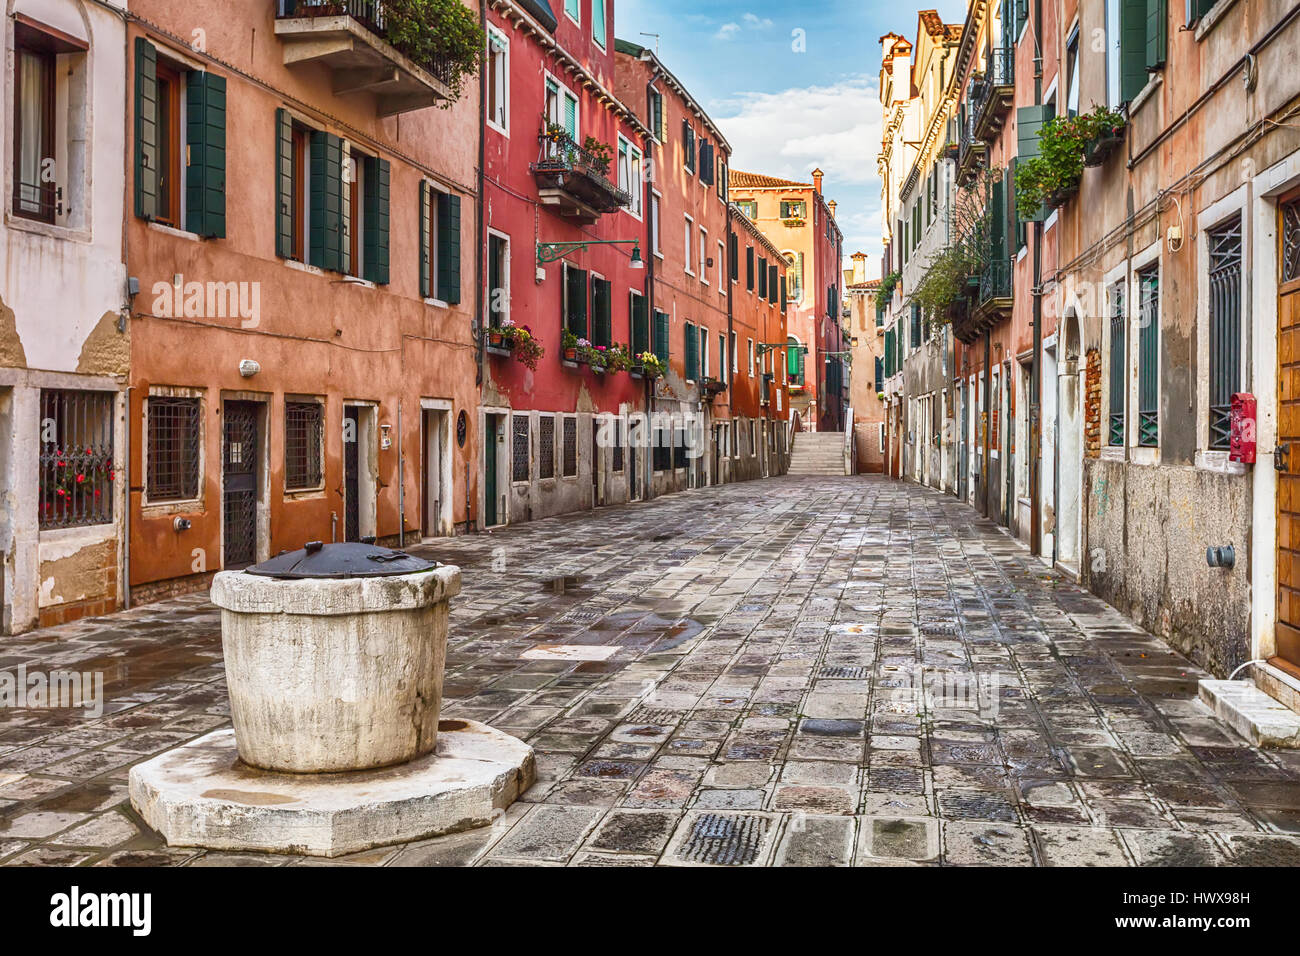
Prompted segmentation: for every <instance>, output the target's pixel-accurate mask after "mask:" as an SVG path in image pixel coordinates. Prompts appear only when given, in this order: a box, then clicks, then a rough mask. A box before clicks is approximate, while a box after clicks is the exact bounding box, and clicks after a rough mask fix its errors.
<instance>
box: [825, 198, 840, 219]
mask: <svg viewBox="0 0 1300 956" xmlns="http://www.w3.org/2000/svg"><path fill="white" fill-rule="evenodd" d="M826 205H827V206H829V207H830V210H831V218H832V219H834V218H835V210H836V208H837V207H838V206H839V203H837V202H836V201H835V200H834V199H832V200H831V201H830V202H828V203H827V204H826Z"/></svg>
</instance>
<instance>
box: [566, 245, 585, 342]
mask: <svg viewBox="0 0 1300 956" xmlns="http://www.w3.org/2000/svg"><path fill="white" fill-rule="evenodd" d="M587 296H588V290H587V271H586V270H585V269H579V268H577V267H575V266H571V265H569V264H568V263H567V262H566V263H565V264H564V327H565V329H566V330H567V331H568V332H570V333H572V334H573V335H576V336H577V337H578V338H580V339H585V338H586V337H587V307H588V298H587Z"/></svg>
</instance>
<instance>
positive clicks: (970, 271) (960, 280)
mask: <svg viewBox="0 0 1300 956" xmlns="http://www.w3.org/2000/svg"><path fill="white" fill-rule="evenodd" d="M983 264H984V263H983V261H982V258H981V257H980V255H979V254H978V252H977V247H976V246H975V245H973V244H968V243H964V242H958V243H955V244H953V245H951V246H948V247H947V248H946V249H944V250H942V251H941V252H938V253H936V254H935V255H934V256H932V257H931V258H930V262H929V265H928V267H927V268H926V271H925V276H924V277H923V278H922V279H921V281H920V282H919V283H917V286H916V288H915V289H914V290H913V291H912V294H911V296H909V297H908V303H909V304H912V305H916V306H919V307H920V309H921V314H922V315H924V316H926V317H927V318H928V320H929V321H930V323H931V325H932V326H935V325H940V324H943V323H944V322H946V321H947V320H948V319H949V309H951V308H952V307H953V306H954V305H956V304H957V303H958V302H960V301H961V300H963V299H965V298H966V294H967V279H968V278H969V277H970V276H972V275H978V274H979V270H980V269H981V267H982V266H983Z"/></svg>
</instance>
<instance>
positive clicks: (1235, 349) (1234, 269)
mask: <svg viewBox="0 0 1300 956" xmlns="http://www.w3.org/2000/svg"><path fill="white" fill-rule="evenodd" d="M1208 237H1209V245H1210V447H1211V448H1215V449H1221V450H1222V449H1226V448H1228V446H1229V444H1230V439H1231V437H1232V395H1233V393H1234V392H1236V391H1237V390H1238V388H1239V387H1240V382H1241V216H1240V215H1238V216H1234V217H1233V218H1232V221H1231V222H1229V223H1228V224H1227V225H1224V226H1221V227H1220V228H1218V229H1214V230H1211V231H1210V232H1209V233H1208Z"/></svg>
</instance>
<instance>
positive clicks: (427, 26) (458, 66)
mask: <svg viewBox="0 0 1300 956" xmlns="http://www.w3.org/2000/svg"><path fill="white" fill-rule="evenodd" d="M383 18H384V28H383V29H384V34H385V36H386V37H387V39H388V42H389V43H391V44H392V45H393V47H394V48H396V49H397V50H398V52H400V53H401V54H403V55H404V56H406V57H409V58H410V59H411V60H413V61H415V63H416V64H418V65H419V66H421V67H423V68H424V69H428V70H432V71H434V72H436V74H437V76H438V79H440V80H442V81H443V82H444V83H446V84H447V87H448V90H449V91H450V93H451V99H449V100H446V101H444V102H443V103H441V104H439V105H440V106H441V107H442V108H443V109H447V108H450V107H451V106H452V105H453V104H454V103H455V102H456V101H457V100H458V99H459V98H460V94H461V89H462V86H463V84H464V81H465V78H466V77H469V76H474V75H475V74H477V73H478V70H479V66H480V65H481V63H482V61H483V57H484V53H485V51H486V49H487V36H486V35H485V34H484V32H483V29H482V28H481V27H480V26H479V23H478V16H477V14H475V13H474V12H473V11H471V10H470V8H469V7H467V6H465V4H463V3H461V2H460V0H384V2H383Z"/></svg>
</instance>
